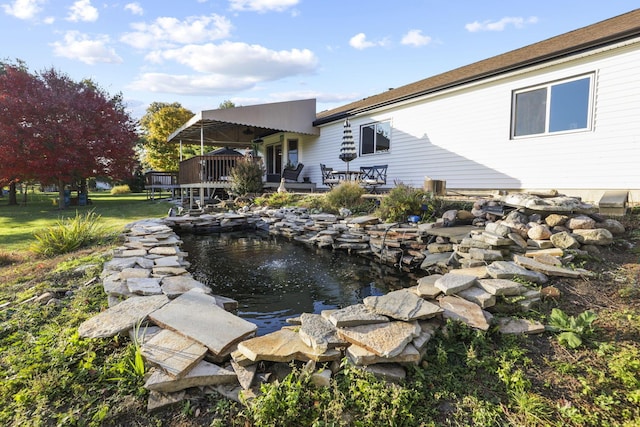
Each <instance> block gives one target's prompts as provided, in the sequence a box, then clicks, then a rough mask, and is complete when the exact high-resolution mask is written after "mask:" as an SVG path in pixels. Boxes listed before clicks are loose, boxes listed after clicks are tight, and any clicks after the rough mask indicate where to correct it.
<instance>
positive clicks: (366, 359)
mask: <svg viewBox="0 0 640 427" xmlns="http://www.w3.org/2000/svg"><path fill="white" fill-rule="evenodd" d="M345 353H346V355H347V357H348V358H349V360H350V361H351V362H352V363H353V364H354V365H357V366H367V365H374V364H378V363H411V364H415V365H417V364H418V363H420V360H421V359H422V356H421V355H420V352H419V351H418V349H416V348H415V346H414V345H413V344H411V343H409V344H407V345H406V346H404V348H403V349H402V351H401V352H399V353H398V354H396V355H394V356H387V357H385V356H380V355H379V354H376V353H375V352H373V351H371V350H369V349H367V348H365V347H362V346H359V345H356V344H352V345H350V346H349V347H348V348H347V349H346V350H345Z"/></svg>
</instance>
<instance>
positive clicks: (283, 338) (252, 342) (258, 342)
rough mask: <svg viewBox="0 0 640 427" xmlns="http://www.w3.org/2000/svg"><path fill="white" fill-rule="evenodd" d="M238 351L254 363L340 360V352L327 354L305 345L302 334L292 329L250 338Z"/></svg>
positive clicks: (239, 346)
mask: <svg viewBox="0 0 640 427" xmlns="http://www.w3.org/2000/svg"><path fill="white" fill-rule="evenodd" d="M238 351H240V352H241V353H242V354H244V355H245V356H246V357H247V358H249V359H250V360H252V361H254V362H259V361H269V362H285V363H288V362H291V361H292V360H300V361H304V362H306V361H308V360H315V361H316V362H330V361H333V360H340V357H341V356H342V353H341V352H340V351H339V350H335V349H329V350H327V351H325V352H323V351H319V350H316V349H314V348H313V347H311V346H308V345H307V344H305V343H304V342H303V341H302V339H301V338H300V334H298V333H297V332H295V331H292V330H290V329H286V328H285V329H281V330H279V331H275V332H272V333H270V334H267V335H263V336H260V337H255V338H250V339H248V340H245V341H242V342H241V343H239V344H238Z"/></svg>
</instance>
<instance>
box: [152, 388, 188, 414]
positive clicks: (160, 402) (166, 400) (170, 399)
mask: <svg viewBox="0 0 640 427" xmlns="http://www.w3.org/2000/svg"><path fill="white" fill-rule="evenodd" d="M186 395H187V393H186V392H185V391H184V390H183V391H178V392H175V393H162V392H159V391H152V392H150V393H149V400H147V412H151V411H155V410H156V409H160V408H164V407H165V406H169V405H173V404H175V403H179V402H182V401H183V400H184V399H185V397H186Z"/></svg>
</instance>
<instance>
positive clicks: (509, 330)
mask: <svg viewBox="0 0 640 427" xmlns="http://www.w3.org/2000/svg"><path fill="white" fill-rule="evenodd" d="M496 322H497V324H498V330H499V331H500V333H503V334H541V333H543V332H544V331H545V329H544V325H543V324H542V323H540V322H538V321H535V320H529V319H519V318H515V317H499V318H497V319H496Z"/></svg>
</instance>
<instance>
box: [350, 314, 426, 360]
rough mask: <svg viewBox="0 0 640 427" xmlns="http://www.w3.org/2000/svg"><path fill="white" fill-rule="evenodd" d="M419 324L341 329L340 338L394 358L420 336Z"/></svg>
mask: <svg viewBox="0 0 640 427" xmlns="http://www.w3.org/2000/svg"><path fill="white" fill-rule="evenodd" d="M420 332H421V329H420V325H419V324H418V322H403V321H392V322H389V323H381V324H373V325H360V326H351V327H347V328H339V329H338V336H339V337H340V338H342V339H343V340H345V341H348V342H350V343H352V344H356V345H359V346H361V347H364V348H366V349H367V350H369V351H371V352H373V353H375V354H376V355H378V356H382V357H393V356H397V355H398V354H400V353H402V351H403V350H404V348H405V347H406V346H407V344H409V343H410V342H411V341H413V339H414V338H416V337H417V336H419V335H420Z"/></svg>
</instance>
